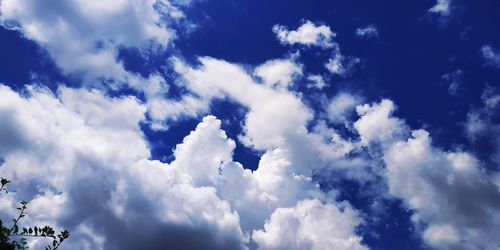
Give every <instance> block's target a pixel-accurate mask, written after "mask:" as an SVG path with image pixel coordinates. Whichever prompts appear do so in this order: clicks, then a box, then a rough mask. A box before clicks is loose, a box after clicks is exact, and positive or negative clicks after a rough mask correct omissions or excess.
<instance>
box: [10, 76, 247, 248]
mask: <svg viewBox="0 0 500 250" xmlns="http://www.w3.org/2000/svg"><path fill="white" fill-rule="evenodd" d="M29 94H30V97H28V98H22V97H20V96H19V95H18V94H17V93H15V92H13V91H12V90H10V89H9V88H7V87H5V86H3V85H1V87H0V96H1V98H0V116H2V117H4V116H6V115H8V114H11V115H10V121H11V124H12V125H15V126H13V127H10V129H13V131H12V132H15V133H14V134H13V135H12V136H10V138H6V137H5V136H4V135H5V133H1V134H0V135H1V136H0V142H2V144H4V143H9V140H16V141H18V142H20V143H18V144H10V145H11V146H12V147H10V148H8V149H4V150H2V152H0V153H1V156H2V158H4V159H5V162H4V163H3V164H2V175H3V176H5V177H7V178H9V179H11V180H13V181H14V183H13V185H12V188H13V189H15V190H17V192H16V193H15V196H16V199H17V200H20V199H29V200H32V202H31V205H30V206H29V210H30V211H31V210H32V209H36V211H37V212H36V213H28V214H29V216H28V217H27V218H26V223H29V224H41V223H48V224H53V225H56V226H57V228H62V227H64V228H68V229H70V230H71V232H72V238H71V239H70V240H68V241H67V242H65V244H66V245H67V247H68V248H73V249H110V248H120V249H137V248H142V247H147V248H159V247H160V246H163V247H172V248H178V246H179V244H181V245H183V246H188V247H186V248H188V249H189V248H193V249H199V248H200V247H207V246H208V247H215V248H231V249H240V248H241V249H243V248H245V247H244V244H245V242H246V241H247V238H246V237H245V236H244V235H243V232H242V231H241V229H240V225H239V216H238V214H237V213H236V212H234V210H232V209H231V205H230V204H229V203H227V202H226V201H223V200H221V199H220V198H219V197H218V195H217V190H216V189H215V188H214V187H212V186H198V184H199V183H200V182H199V180H197V179H196V178H195V176H191V175H190V174H189V173H190V172H189V171H187V170H186V169H185V168H181V167H178V166H176V165H177V164H178V163H175V161H174V163H172V165H171V166H169V165H167V164H163V163H160V162H158V161H152V160H149V157H150V151H149V148H148V143H147V142H146V141H145V140H144V138H143V135H142V132H141V130H140V127H139V123H140V122H141V121H142V120H144V112H145V107H144V106H143V105H142V104H140V103H139V102H138V101H137V100H135V98H131V97H127V98H120V99H111V98H108V97H105V96H103V95H102V93H100V92H98V91H87V90H83V89H69V88H64V87H61V88H60V89H59V92H58V96H57V97H56V96H54V95H52V94H51V93H50V92H48V91H47V90H43V89H37V88H31V89H30V90H29ZM12 114H15V115H12ZM214 122H215V121H214V119H210V118H207V119H206V120H204V121H203V122H202V125H200V127H204V126H208V127H211V126H212V125H211V124H212V123H214ZM216 125H217V123H216V122H215V126H216ZM212 127H213V126H212ZM199 130H201V132H198V134H199V135H198V136H199V137H206V136H208V135H210V134H209V133H208V132H203V129H201V128H200V129H199ZM2 132H5V131H4V130H3V128H2ZM208 138H214V139H217V137H208ZM190 140H192V139H186V144H182V145H185V146H184V151H186V150H188V151H189V150H191V151H193V153H194V151H196V149H193V147H192V146H188V144H189V143H190V142H189V141H190ZM221 140H222V141H224V140H225V138H220V139H219V141H221ZM210 143H214V142H213V141H211V142H210ZM229 144H230V143H229ZM218 145H220V147H218V149H219V150H223V149H224V148H223V145H224V143H222V144H218ZM182 148H183V146H179V150H177V151H176V152H175V155H176V157H178V158H179V161H182V160H183V157H182V152H183V150H182ZM212 153H213V154H212ZM211 154H212V155H211ZM228 154H229V155H230V152H229V153H226V154H225V156H226V157H227V155H228ZM223 155H224V154H223ZM205 156H206V158H207V159H210V158H211V157H212V159H214V161H215V160H217V159H219V158H218V157H219V156H218V151H217V150H216V149H214V151H211V152H206V153H205ZM188 163H190V162H188ZM188 163H186V164H188ZM192 163H193V164H194V163H196V162H192ZM198 167H200V168H201V169H204V168H205V167H206V168H209V167H210V166H208V165H198ZM202 171H204V172H210V170H208V169H207V170H202ZM205 178H206V179H208V177H205ZM30 187H32V188H30ZM20 197H22V198H20ZM3 211H5V210H3ZM33 211H34V210H33ZM1 216H2V217H4V216H5V214H4V213H3V212H2V215H1ZM139 225H141V226H140V228H141V230H137V226H139ZM195 236H197V237H200V238H199V239H200V240H199V241H198V242H192V238H193V237H195ZM36 244H42V245H43V244H44V243H43V242H41V241H40V242H38V243H35V245H34V246H32V247H34V248H39V247H41V246H40V245H36ZM189 244H191V247H189Z"/></svg>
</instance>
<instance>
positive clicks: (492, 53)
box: [481, 45, 500, 69]
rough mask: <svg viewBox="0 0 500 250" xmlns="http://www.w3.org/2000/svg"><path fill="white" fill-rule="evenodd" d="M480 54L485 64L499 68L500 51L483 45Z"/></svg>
mask: <svg viewBox="0 0 500 250" xmlns="http://www.w3.org/2000/svg"><path fill="white" fill-rule="evenodd" d="M481 55H482V56H483V59H484V60H485V61H486V65H487V66H490V67H493V68H497V69H500V52H498V50H497V49H495V48H493V47H491V46H490V45H483V47H481Z"/></svg>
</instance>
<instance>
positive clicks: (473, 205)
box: [354, 100, 500, 249]
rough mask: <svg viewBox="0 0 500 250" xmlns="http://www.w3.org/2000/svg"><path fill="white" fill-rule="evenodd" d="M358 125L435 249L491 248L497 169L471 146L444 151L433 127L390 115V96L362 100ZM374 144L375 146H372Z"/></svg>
mask: <svg viewBox="0 0 500 250" xmlns="http://www.w3.org/2000/svg"><path fill="white" fill-rule="evenodd" d="M357 109H358V113H359V114H360V115H361V118H360V119H359V120H358V121H356V122H355V125H354V127H355V128H356V129H357V131H358V133H359V134H360V137H361V143H362V144H363V145H367V144H369V143H370V142H374V141H377V142H379V143H380V144H381V145H382V147H381V148H380V150H381V154H382V155H383V156H382V158H383V161H384V162H385V165H386V174H385V175H386V178H387V182H388V186H389V192H390V194H392V195H394V196H395V197H397V198H400V199H402V200H403V201H404V204H405V205H406V206H407V207H408V208H409V209H411V211H413V214H412V216H411V220H412V222H413V223H414V225H415V226H416V228H417V232H419V233H421V234H422V237H423V240H424V241H425V243H426V244H428V245H429V246H431V247H433V248H436V249H474V248H484V249H490V248H491V249H493V248H494V247H496V246H497V245H498V244H499V242H498V239H497V238H496V236H495V234H496V232H497V231H498V230H499V225H500V216H498V214H500V213H499V211H500V193H499V192H498V186H496V185H495V184H494V181H495V180H494V179H493V178H492V177H490V176H495V172H494V171H490V173H487V172H486V170H485V169H483V168H482V166H481V163H480V162H479V161H478V160H477V159H476V158H474V157H473V156H472V155H471V154H469V153H467V152H461V151H458V152H453V151H444V150H442V149H439V148H437V147H435V146H433V145H432V144H431V139H430V137H429V133H428V132H427V131H425V130H422V129H420V130H414V131H412V135H411V137H410V138H409V139H406V138H407V136H406V131H408V128H407V126H406V125H405V124H404V122H403V121H402V120H400V119H398V118H395V117H392V115H391V113H392V112H393V110H394V105H393V104H392V102H391V101H389V100H383V101H381V102H380V103H378V104H372V105H366V104H365V105H363V106H358V108H357ZM372 150H377V147H373V148H372Z"/></svg>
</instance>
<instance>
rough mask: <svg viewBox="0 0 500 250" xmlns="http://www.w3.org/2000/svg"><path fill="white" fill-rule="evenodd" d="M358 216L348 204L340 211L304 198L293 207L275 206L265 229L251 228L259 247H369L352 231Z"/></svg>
mask: <svg viewBox="0 0 500 250" xmlns="http://www.w3.org/2000/svg"><path fill="white" fill-rule="evenodd" d="M357 218H358V216H357V214H356V212H355V211H353V210H352V209H350V208H349V207H346V208H343V212H341V211H340V210H339V208H338V207H336V206H333V205H324V204H321V203H320V202H319V201H317V200H304V201H301V202H299V203H298V204H297V206H296V207H293V208H280V209H277V210H276V211H275V212H274V213H273V214H272V216H271V219H270V220H269V221H268V222H266V224H265V226H264V230H259V231H256V232H254V239H255V240H256V241H257V243H259V246H260V249H297V250H298V249H312V250H320V249H360V250H361V249H368V248H366V247H365V246H363V245H362V244H360V240H361V239H360V237H359V236H355V235H353V234H352V231H354V230H355V227H356V226H357V225H358V224H359V219H357ZM324 221H329V222H331V223H330V224H325V223H324ZM339 239H340V240H339Z"/></svg>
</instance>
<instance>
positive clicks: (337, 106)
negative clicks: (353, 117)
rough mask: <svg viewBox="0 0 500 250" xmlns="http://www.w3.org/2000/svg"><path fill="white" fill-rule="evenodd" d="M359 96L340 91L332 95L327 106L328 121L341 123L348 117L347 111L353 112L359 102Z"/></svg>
mask: <svg viewBox="0 0 500 250" xmlns="http://www.w3.org/2000/svg"><path fill="white" fill-rule="evenodd" d="M361 101H362V100H361V98H360V97H359V96H355V95H352V94H350V93H347V92H341V93H339V94H337V95H336V96H334V97H333V98H332V100H331V101H330V103H329V104H328V107H327V110H326V111H327V117H328V119H329V120H330V122H333V123H338V124H343V123H346V122H347V121H348V120H350V119H348V118H349V113H350V112H353V111H354V109H355V107H356V106H357V105H359V104H361Z"/></svg>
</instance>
